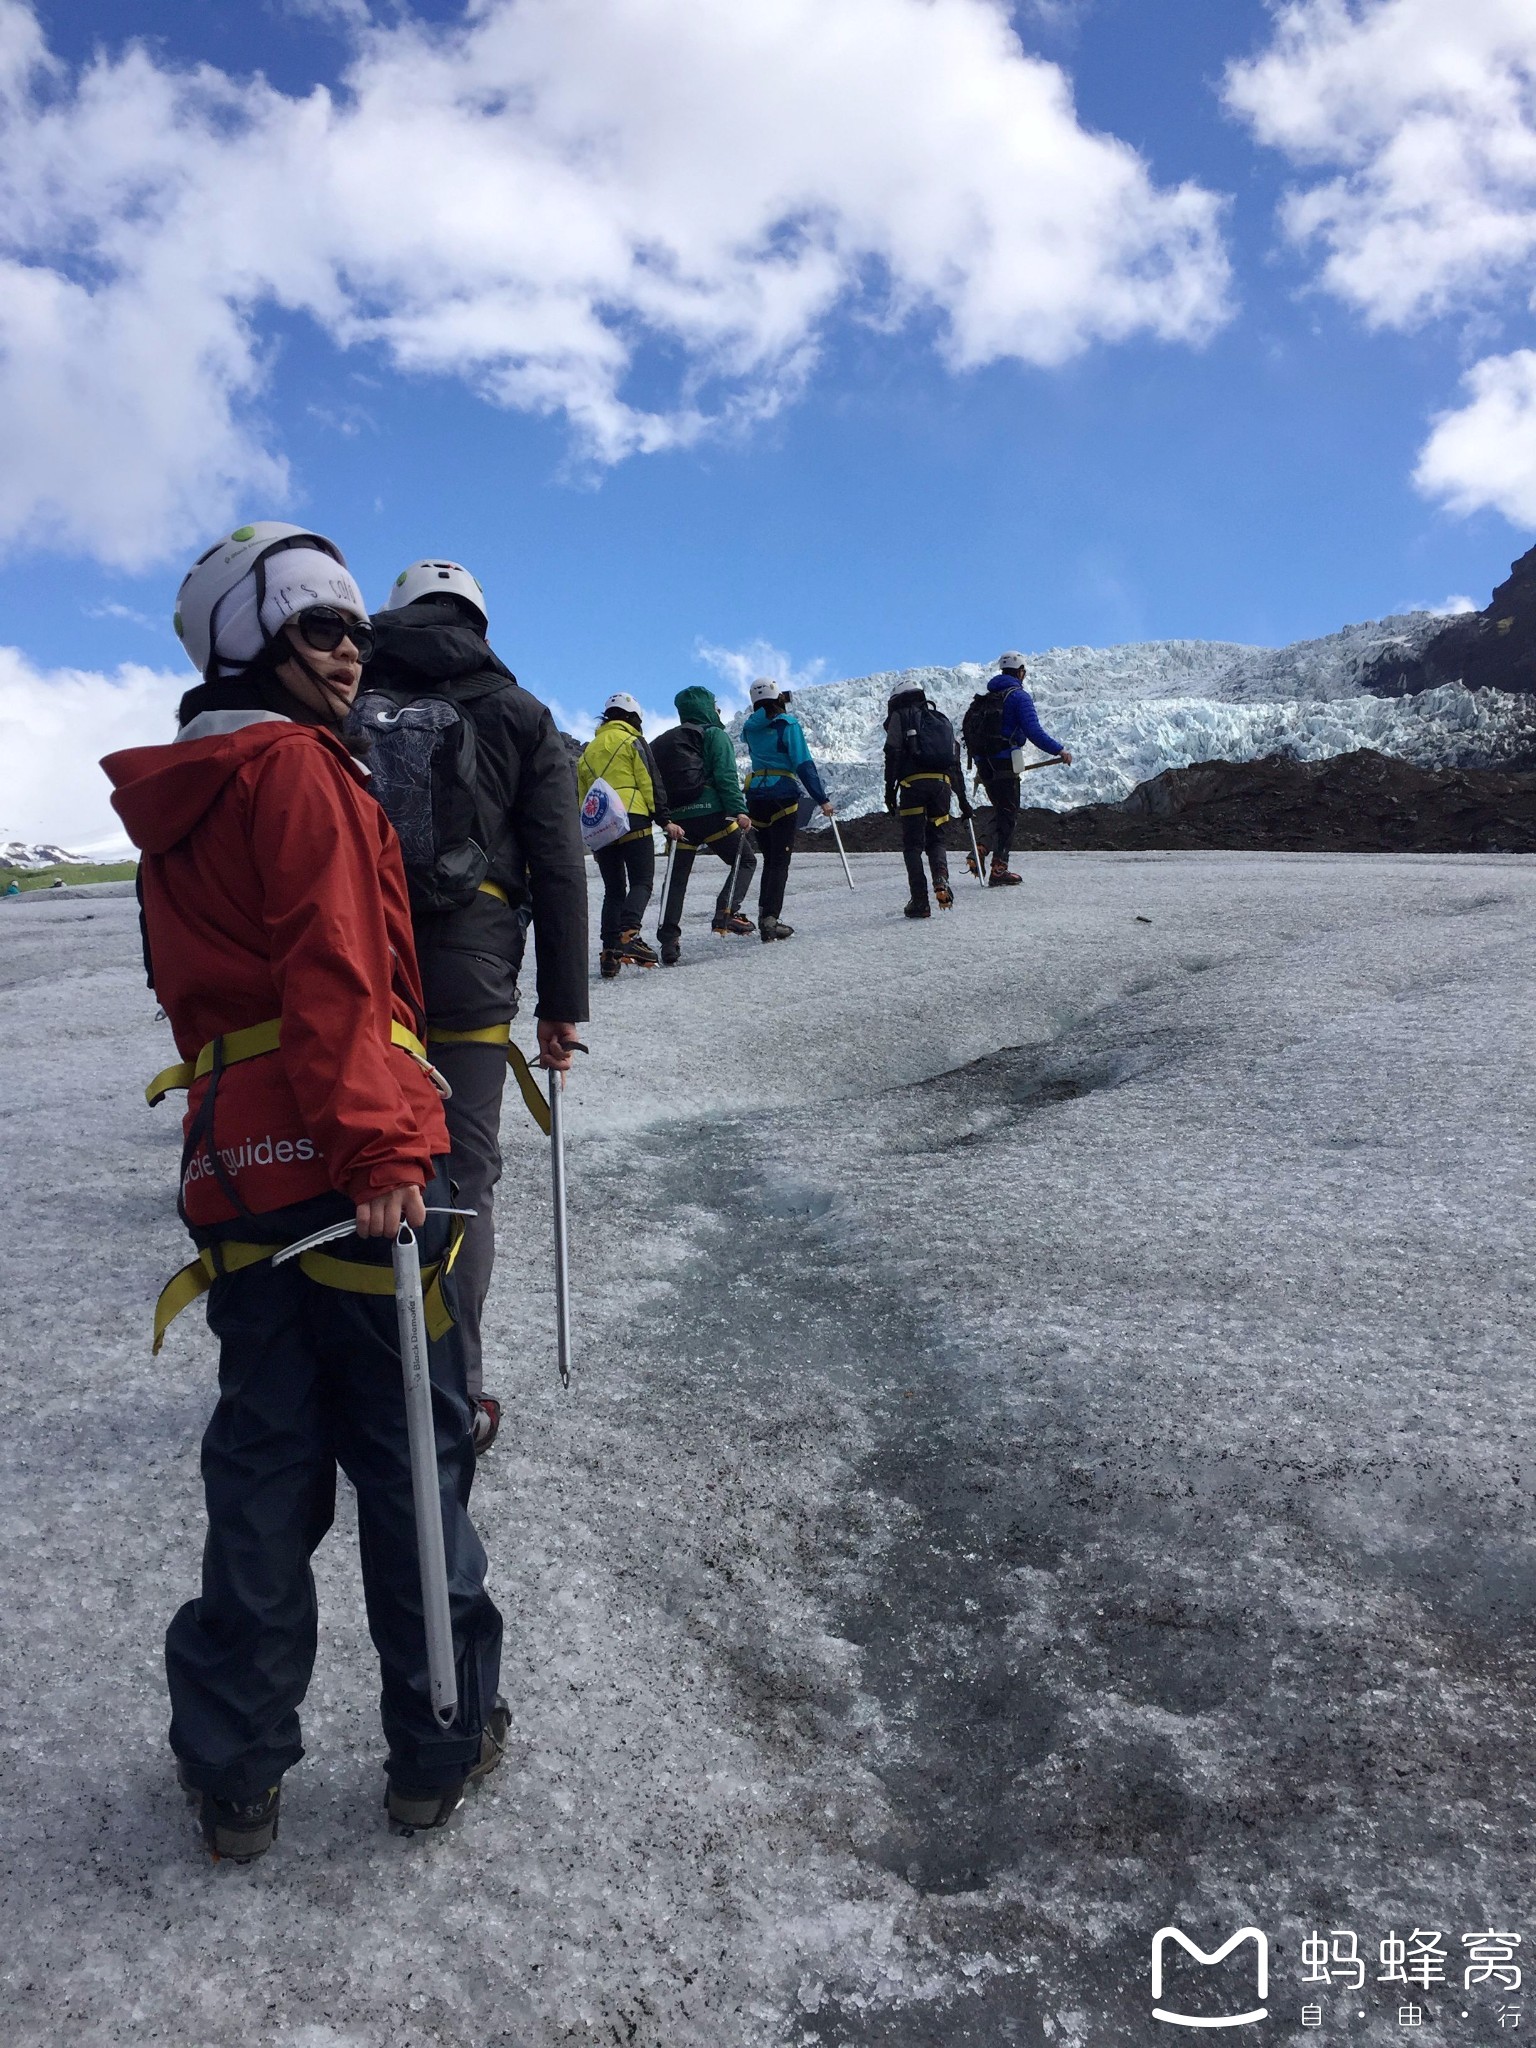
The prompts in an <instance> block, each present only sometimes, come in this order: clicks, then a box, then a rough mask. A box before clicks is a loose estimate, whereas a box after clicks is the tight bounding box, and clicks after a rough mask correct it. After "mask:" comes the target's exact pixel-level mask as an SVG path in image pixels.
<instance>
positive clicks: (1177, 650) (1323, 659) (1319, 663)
mask: <svg viewBox="0 0 1536 2048" xmlns="http://www.w3.org/2000/svg"><path fill="white" fill-rule="evenodd" d="M1443 623H1444V622H1443V620H1441V619H1439V618H1437V617H1435V616H1434V615H1433V614H1432V613H1429V612H1412V613H1407V614H1405V615H1402V616H1400V617H1396V618H1389V619H1382V620H1379V621H1377V622H1375V623H1373V624H1368V625H1359V626H1346V627H1345V628H1344V629H1343V630H1342V631H1341V632H1338V633H1331V634H1328V635H1327V636H1326V637H1325V638H1323V639H1319V640H1302V641H1298V642H1296V643H1295V645H1293V646H1290V647H1282V648H1267V647H1244V646H1240V645H1237V644H1234V643H1231V642H1226V641H1215V640H1147V641H1135V642H1131V643H1130V644H1128V645H1126V646H1122V647H1103V648H1096V647H1054V648H1051V649H1050V650H1049V651H1047V652H1046V653H1043V654H1031V655H1029V656H1027V657H1026V659H1027V661H1028V664H1029V685H1030V688H1031V690H1032V691H1033V692H1034V697H1035V703H1036V706H1037V707H1038V709H1039V712H1040V717H1041V721H1042V723H1043V724H1044V725H1045V728H1046V730H1047V731H1048V732H1050V733H1053V734H1054V735H1055V736H1056V738H1057V739H1060V740H1062V741H1064V742H1065V743H1066V745H1067V746H1068V747H1069V748H1070V750H1071V752H1072V754H1073V757H1074V759H1073V765H1072V766H1071V767H1070V768H1064V769H1053V770H1051V771H1050V772H1049V773H1043V774H1040V775H1032V776H1031V777H1030V778H1029V780H1028V781H1027V782H1026V783H1025V785H1024V787H1025V801H1026V802H1027V803H1033V804H1040V805H1043V806H1044V807H1046V808H1048V809H1051V810H1072V809H1074V808H1076V807H1077V806H1078V805H1080V804H1092V803H1116V802H1118V801H1119V800H1120V798H1121V797H1124V796H1126V795H1128V794H1129V792H1130V791H1131V790H1132V789H1134V788H1135V786H1136V785H1137V783H1139V782H1145V781H1146V780H1147V779H1148V778H1149V777H1151V776H1153V775H1160V774H1161V773H1162V772H1163V770H1164V769H1167V768H1182V767H1187V766H1188V765H1189V764H1190V763H1191V762H1194V761H1252V760H1257V759H1259V758H1260V757H1261V756H1262V755H1265V754H1290V755H1292V756H1294V757H1295V758H1296V759H1298V760H1306V761H1315V760H1321V759H1323V758H1324V757H1326V756H1328V755H1331V754H1345V753H1349V752H1350V751H1351V750H1352V749H1354V748H1356V747H1373V748H1375V749H1376V750H1377V751H1378V752H1380V753H1383V754H1395V755H1397V756H1399V757H1400V758H1401V759H1403V760H1407V761H1413V762H1416V763H1418V764H1419V765H1420V766H1421V767H1426V768H1438V767H1451V766H1456V765H1466V764H1476V765H1480V766H1492V765H1494V764H1496V763H1497V762H1500V761H1505V760H1510V759H1512V758H1514V757H1515V756H1517V755H1520V754H1524V753H1526V752H1528V751H1529V750H1530V749H1531V748H1532V747H1533V746H1536V705H1533V704H1532V703H1531V701H1530V700H1529V699H1527V698H1524V697H1516V696H1511V695H1508V694H1506V693H1504V692H1501V691H1497V690H1464V689H1462V688H1461V687H1460V685H1459V684H1447V685H1445V686H1444V687H1442V688H1440V689H1436V690H1426V691H1424V692H1422V693H1421V694H1420V695H1418V696H1413V697H1402V698H1383V697H1373V696H1369V695H1367V694H1365V693H1364V691H1363V690H1362V688H1361V678H1362V676H1363V674H1364V671H1365V670H1366V668H1367V666H1368V665H1369V664H1370V663H1371V662H1372V661H1373V660H1374V659H1375V657H1376V656H1377V655H1379V654H1381V653H1383V652H1384V651H1386V650H1387V649H1388V648H1400V649H1401V650H1403V651H1404V652H1405V653H1409V654H1414V653H1417V652H1418V650H1419V649H1420V647H1422V646H1423V645H1424V643H1425V642H1426V641H1427V640H1428V639H1429V638H1430V636H1431V635H1432V634H1433V633H1434V632H1436V631H1437V630H1438V628H1439V627H1440V626H1441V625H1442V624H1443ZM993 672H994V671H993V669H992V667H991V665H990V664H986V665H982V664H978V663H975V662H961V663H960V664H958V666H956V667H954V668H915V669H903V670H900V671H894V672H890V673H886V674H881V675H873V676H863V677H860V678H859V679H857V680H856V681H852V682H845V683H823V684H820V685H818V686H816V687H815V688H811V689H806V690H802V691H800V692H799V693H798V694H797V695H796V698H795V712H796V714H797V716H798V717H799V719H800V722H801V724H802V725H803V726H804V728H805V734H806V738H807V739H808V740H809V742H810V745H811V749H812V751H813V753H814V754H815V755H816V758H817V760H818V762H819V763H820V764H821V767H822V771H823V773H824V775H825V777H826V780H827V786H828V789H829V791H830V793H831V795H832V797H833V799H834V801H835V802H836V804H837V805H838V808H839V809H840V810H842V811H845V812H847V813H849V814H853V815H857V814H858V813H860V812H864V811H871V810H878V809H879V808H880V807H881V804H882V802H883V800H884V788H883V782H882V773H881V766H880V755H881V748H882V745H883V743H884V726H885V707H886V703H887V700H888V699H889V697H890V696H891V693H892V692H893V691H894V690H895V689H897V688H898V687H902V686H911V685H914V684H916V685H921V687H922V688H923V689H925V690H926V691H927V693H928V695H929V696H930V697H932V698H933V700H934V702H935V703H936V704H938V706H939V707H940V709H941V710H943V711H946V712H947V713H948V714H949V716H950V717H951V718H952V719H953V720H954V721H955V724H956V727H957V728H958V726H959V722H960V718H961V715H962V714H963V712H964V710H965V707H966V705H967V704H968V703H969V702H970V699H971V697H972V696H973V695H974V694H975V692H976V691H977V690H978V689H980V688H981V687H982V686H983V685H984V684H985V682H986V681H987V679H988V677H989V676H990V675H992V674H993ZM734 723H735V726H736V728H737V729H739V724H740V721H739V720H737V721H735V722H734Z"/></svg>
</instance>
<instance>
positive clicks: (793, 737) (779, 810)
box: [741, 676, 832, 945]
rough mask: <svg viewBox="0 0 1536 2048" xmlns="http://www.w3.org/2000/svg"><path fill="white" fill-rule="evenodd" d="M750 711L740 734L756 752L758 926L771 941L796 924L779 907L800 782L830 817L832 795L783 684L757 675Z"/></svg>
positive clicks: (752, 798) (752, 804) (752, 785)
mask: <svg viewBox="0 0 1536 2048" xmlns="http://www.w3.org/2000/svg"><path fill="white" fill-rule="evenodd" d="M751 697H752V710H751V713H750V714H749V716H748V718H747V721H746V723H745V724H744V725H743V726H742V728H741V737H742V741H743V744H744V745H745V746H746V749H747V752H748V753H749V754H750V755H751V757H752V770H751V773H750V774H749V775H748V777H747V810H748V812H749V813H750V815H751V819H752V823H753V826H754V827H755V829H756V832H757V839H758V844H759V845H760V846H761V847H762V850H763V879H762V881H761V882H760V883H759V885H758V892H757V929H758V931H759V933H760V934H761V936H762V940H763V943H764V944H765V945H767V944H768V943H770V942H771V941H772V940H774V939H788V938H792V937H793V936H794V926H793V925H788V924H785V922H784V920H783V919H782V918H781V917H780V915H779V912H780V911H781V910H782V909H783V908H784V891H785V888H786V887H787V885H788V882H789V862H790V856H791V855H792V854H793V852H794V850H795V821H796V818H797V816H798V814H799V810H800V785H801V784H802V783H804V785H805V788H806V791H807V793H808V794H809V795H810V797H811V798H812V800H813V801H814V802H815V803H818V804H820V806H821V808H822V810H823V811H824V812H825V813H826V815H827V816H828V817H829V818H830V817H831V815H832V803H831V799H830V798H829V797H828V795H827V790H826V785H825V783H824V782H823V781H822V779H821V771H820V770H819V769H818V768H817V766H816V763H815V762H814V761H813V760H812V759H811V750H810V748H809V747H808V746H807V745H806V743H805V734H804V733H803V732H802V731H801V730H800V721H799V719H798V718H792V717H791V716H790V714H789V710H788V708H787V707H788V701H789V700H788V698H787V697H786V696H785V694H784V690H783V688H782V686H781V685H780V684H778V683H776V682H774V681H773V680H772V679H771V678H770V677H767V676H759V677H758V679H757V681H756V682H755V683H754V684H753V685H752V690H751Z"/></svg>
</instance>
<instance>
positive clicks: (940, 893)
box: [933, 882, 955, 910]
mask: <svg viewBox="0 0 1536 2048" xmlns="http://www.w3.org/2000/svg"><path fill="white" fill-rule="evenodd" d="M933 900H934V902H935V903H937V905H938V906H939V908H940V910H953V909H954V907H955V892H954V890H953V889H951V887H950V886H949V884H948V882H935V883H934V885H933Z"/></svg>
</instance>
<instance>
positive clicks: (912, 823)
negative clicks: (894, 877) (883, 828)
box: [901, 810, 949, 903]
mask: <svg viewBox="0 0 1536 2048" xmlns="http://www.w3.org/2000/svg"><path fill="white" fill-rule="evenodd" d="M947 821H948V813H947V812H946V813H945V814H944V816H943V817H939V816H936V815H935V814H934V813H933V812H931V811H925V810H904V811H903V812H902V814H901V857H902V859H903V860H904V861H905V862H906V864H907V886H908V887H909V888H910V889H911V891H912V901H913V902H914V903H926V902H927V901H928V877H927V875H925V874H924V872H923V856H924V854H926V855H927V857H928V865H929V867H930V868H932V870H933V886H934V887H935V889H947V888H948V887H949V855H948V853H947V852H946V851H945V847H944V826H945V824H946V823H947Z"/></svg>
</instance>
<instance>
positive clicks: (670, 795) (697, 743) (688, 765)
mask: <svg viewBox="0 0 1536 2048" xmlns="http://www.w3.org/2000/svg"><path fill="white" fill-rule="evenodd" d="M651 759H652V760H653V761H654V762H655V763H656V767H657V770H658V771H659V773H660V775H661V779H662V782H663V784H664V785H665V788H666V792H667V805H668V808H669V809H671V810H674V811H676V810H681V809H682V807H683V806H684V805H685V804H696V803H697V802H698V801H699V798H700V797H701V796H703V794H704V792H705V790H707V789H708V787H709V771H708V769H707V768H706V767H705V765H704V728H703V726H702V725H674V726H673V727H672V728H671V730H670V731H669V732H659V733H657V735H656V737H655V739H653V740H652V741H651Z"/></svg>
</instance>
